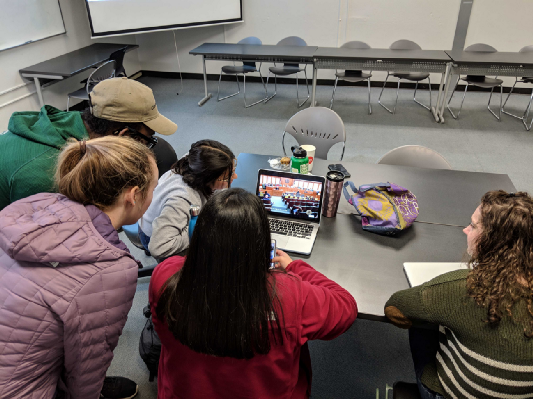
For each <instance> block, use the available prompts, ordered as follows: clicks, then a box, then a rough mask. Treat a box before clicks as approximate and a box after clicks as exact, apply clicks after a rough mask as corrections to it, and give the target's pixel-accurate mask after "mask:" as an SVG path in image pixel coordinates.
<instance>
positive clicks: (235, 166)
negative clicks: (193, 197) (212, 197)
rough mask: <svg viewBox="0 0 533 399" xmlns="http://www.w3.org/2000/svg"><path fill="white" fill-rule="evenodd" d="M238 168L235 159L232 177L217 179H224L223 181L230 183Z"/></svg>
mask: <svg viewBox="0 0 533 399" xmlns="http://www.w3.org/2000/svg"><path fill="white" fill-rule="evenodd" d="M236 170H237V160H236V159H234V160H233V170H232V171H231V176H230V177H227V178H225V179H217V181H222V182H226V183H229V181H230V180H232V177H233V175H234V174H235V171H236Z"/></svg>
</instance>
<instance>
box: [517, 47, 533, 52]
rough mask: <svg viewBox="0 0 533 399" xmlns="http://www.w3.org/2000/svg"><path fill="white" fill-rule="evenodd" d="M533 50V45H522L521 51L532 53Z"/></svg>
mask: <svg viewBox="0 0 533 399" xmlns="http://www.w3.org/2000/svg"><path fill="white" fill-rule="evenodd" d="M532 51H533V46H525V47H522V48H521V49H520V51H519V53H531V52H532Z"/></svg>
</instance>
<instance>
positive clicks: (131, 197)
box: [124, 186, 139, 206]
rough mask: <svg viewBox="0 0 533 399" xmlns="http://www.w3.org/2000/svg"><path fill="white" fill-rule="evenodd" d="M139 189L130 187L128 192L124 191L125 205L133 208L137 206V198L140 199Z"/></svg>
mask: <svg viewBox="0 0 533 399" xmlns="http://www.w3.org/2000/svg"><path fill="white" fill-rule="evenodd" d="M138 194H139V187H138V186H135V187H129V188H127V189H126V190H124V202H125V204H129V205H131V206H135V205H136V203H137V198H136V197H139V195H138Z"/></svg>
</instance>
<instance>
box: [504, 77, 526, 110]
mask: <svg viewBox="0 0 533 399" xmlns="http://www.w3.org/2000/svg"><path fill="white" fill-rule="evenodd" d="M517 83H518V78H515V81H514V85H513V87H511V91H510V92H509V94H507V98H506V99H505V102H504V103H503V107H502V112H503V113H504V114H506V115H509V116H513V117H515V118H517V119H522V118H523V116H518V115H515V114H511V113H510V112H507V111H506V110H505V106H506V105H507V101H509V97H511V94H513V90H514V88H515V86H516V84H517ZM526 111H527V108H526Z"/></svg>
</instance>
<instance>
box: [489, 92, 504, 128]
mask: <svg viewBox="0 0 533 399" xmlns="http://www.w3.org/2000/svg"><path fill="white" fill-rule="evenodd" d="M492 93H494V87H493V88H492V89H491V90H490V96H489V102H488V104H487V109H488V110H489V111H490V113H491V114H492V115H494V117H495V118H496V119H498V122H501V121H502V99H503V85H500V112H499V113H498V114H499V115H496V114H495V113H494V111H493V110H492V109H490V100H491V99H492Z"/></svg>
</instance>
